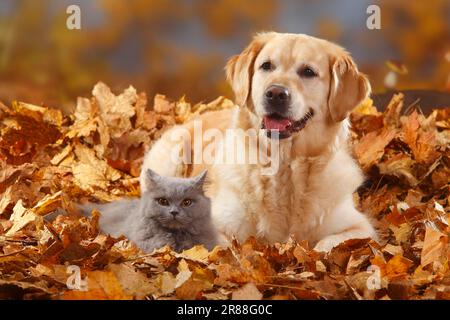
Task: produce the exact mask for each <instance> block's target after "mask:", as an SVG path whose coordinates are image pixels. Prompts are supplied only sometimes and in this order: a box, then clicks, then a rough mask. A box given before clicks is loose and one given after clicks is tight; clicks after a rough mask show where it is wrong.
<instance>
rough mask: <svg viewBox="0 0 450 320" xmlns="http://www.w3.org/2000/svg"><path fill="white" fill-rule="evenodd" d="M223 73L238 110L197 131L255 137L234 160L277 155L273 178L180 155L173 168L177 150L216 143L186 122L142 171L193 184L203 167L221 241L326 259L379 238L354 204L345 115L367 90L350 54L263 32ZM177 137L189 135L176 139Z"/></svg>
mask: <svg viewBox="0 0 450 320" xmlns="http://www.w3.org/2000/svg"><path fill="white" fill-rule="evenodd" d="M226 73H227V79H228V81H229V82H230V84H231V86H232V88H233V91H234V93H235V98H236V104H237V105H238V106H239V108H234V109H228V110H222V111H218V112H210V113H206V114H204V115H202V116H200V118H199V119H197V120H198V121H201V125H202V130H210V129H214V130H216V131H215V133H217V131H218V132H219V133H223V132H225V131H226V130H227V129H230V130H237V129H240V130H255V131H257V136H256V139H257V143H256V144H251V143H249V142H248V141H247V140H245V141H244V142H243V143H241V144H239V145H238V146H237V153H238V154H239V153H244V152H246V151H249V150H250V151H255V150H253V149H255V148H261V146H264V147H265V148H266V150H268V154H269V156H270V155H271V154H275V152H276V154H277V157H278V160H277V161H278V163H277V167H276V171H275V172H274V173H272V174H262V171H261V170H262V169H264V168H266V167H267V163H223V162H214V163H207V164H204V163H196V164H194V165H193V164H192V162H191V163H188V162H186V161H181V160H185V157H186V154H183V155H182V153H181V152H178V151H177V152H176V153H175V154H176V155H179V158H180V159H178V160H180V161H173V159H172V158H171V157H170V156H169V155H170V154H171V153H173V150H174V149H176V150H180V149H182V147H183V146H186V145H188V146H194V145H195V144H197V147H198V148H192V149H189V150H193V151H192V154H190V155H188V156H189V157H190V156H192V155H193V154H195V153H199V152H203V151H206V149H207V148H208V147H209V145H210V144H211V143H212V140H213V139H209V140H208V139H204V138H202V137H198V135H197V136H196V135H195V132H194V131H195V125H194V122H195V121H191V122H188V123H186V124H184V125H182V126H176V127H174V128H173V129H170V130H169V131H167V132H166V133H165V134H164V135H163V136H162V137H161V139H160V140H158V141H157V142H156V143H155V144H154V146H153V147H152V148H151V149H150V151H149V152H148V153H147V155H146V157H145V160H144V164H143V169H142V172H145V170H146V169H147V168H151V169H153V170H155V171H156V172H158V173H159V174H162V175H169V176H170V175H173V176H189V175H194V174H197V173H198V172H199V171H200V170H202V169H204V167H207V168H208V175H209V180H210V186H209V188H208V190H207V194H208V195H209V196H210V197H211V200H212V216H213V221H214V224H215V226H216V227H217V229H218V230H219V232H220V234H221V235H222V236H223V239H222V240H223V242H224V243H226V242H227V241H228V240H229V239H231V238H232V237H233V236H234V237H236V238H237V239H238V240H239V241H244V240H245V239H246V238H247V237H249V236H255V237H256V238H258V239H259V240H261V241H265V242H268V243H275V242H283V241H286V240H287V239H288V238H289V236H291V235H292V236H294V237H295V238H296V239H298V240H304V239H305V240H308V241H309V242H310V243H311V244H313V245H314V246H315V249H316V250H318V251H329V250H331V248H333V247H334V246H336V245H337V244H339V243H340V242H342V241H345V240H347V239H351V238H368V237H372V238H375V239H376V237H377V235H376V232H375V230H374V228H373V226H372V225H371V223H370V221H369V219H368V218H367V217H366V216H365V215H364V214H362V213H361V212H358V211H357V210H356V208H355V206H354V203H353V197H352V193H353V192H354V191H355V190H356V188H357V187H358V186H359V185H360V184H361V183H362V181H363V175H362V172H361V170H360V168H359V167H358V165H357V164H356V162H355V160H354V159H353V158H352V156H351V155H350V153H349V150H348V133H349V129H348V127H349V122H348V119H347V116H348V114H349V112H350V111H351V110H352V109H353V108H354V107H355V106H357V105H358V104H359V103H360V102H362V101H363V100H364V99H365V98H366V97H367V96H368V95H369V94H370V84H369V82H368V80H367V78H366V77H365V76H364V75H363V74H362V73H360V72H359V71H358V69H357V67H356V65H355V63H354V62H353V60H352V58H351V57H350V55H349V54H348V53H347V52H346V51H345V50H344V49H343V48H341V47H340V46H338V45H335V44H333V43H330V42H328V41H325V40H322V39H317V38H314V37H311V36H307V35H303V34H283V33H275V32H269V33H262V34H258V35H256V36H255V37H254V39H253V41H252V42H251V43H250V45H249V46H248V47H247V48H245V50H244V51H243V52H242V53H241V54H239V55H237V56H234V57H232V58H231V59H230V60H229V62H228V64H227V66H226ZM180 129H183V130H184V131H186V132H188V133H189V135H190V137H186V136H183V138H181V139H178V140H174V139H173V136H174V132H176V130H180ZM213 135H214V134H213ZM225 136H226V135H225ZM192 137H193V138H192ZM199 139H200V140H201V141H198V140H199ZM227 139H228V138H227V137H225V138H224V139H223V141H221V143H219V146H220V147H217V146H216V147H215V148H216V149H214V150H215V153H214V155H217V153H218V150H220V149H221V148H222V149H221V150H222V152H224V153H225V154H228V153H230V152H231V151H232V150H231V148H234V147H235V146H231V147H230V144H227V143H226V142H227V141H228V140H227ZM244 139H245V138H244ZM224 141H225V142H224ZM241 142H242V141H241ZM273 142H276V143H273ZM275 148H276V150H275ZM222 155H223V154H222ZM194 156H195V155H194ZM181 158H183V159H181ZM191 160H192V159H191ZM263 167H264V168H263Z"/></svg>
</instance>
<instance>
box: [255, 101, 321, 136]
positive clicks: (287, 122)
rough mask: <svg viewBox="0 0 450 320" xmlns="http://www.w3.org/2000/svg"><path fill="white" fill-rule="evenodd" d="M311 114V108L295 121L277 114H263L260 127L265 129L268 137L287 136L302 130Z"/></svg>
mask: <svg viewBox="0 0 450 320" xmlns="http://www.w3.org/2000/svg"><path fill="white" fill-rule="evenodd" d="M313 116H314V110H313V109H311V108H310V109H309V110H308V112H307V113H306V114H305V115H304V116H303V118H301V119H300V120H297V121H293V120H291V119H289V118H284V117H281V116H280V115H278V114H270V115H266V116H264V118H263V121H262V125H261V128H262V129H265V130H266V132H267V136H268V137H269V138H279V139H284V138H289V137H290V136H291V135H292V134H293V133H294V132H298V131H300V130H302V129H303V128H304V127H305V126H306V124H307V123H308V121H309V119H311V118H312V117H313ZM274 133H275V134H274Z"/></svg>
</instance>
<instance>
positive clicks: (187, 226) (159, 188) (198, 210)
mask: <svg viewBox="0 0 450 320" xmlns="http://www.w3.org/2000/svg"><path fill="white" fill-rule="evenodd" d="M205 174H206V172H205V173H203V174H201V175H199V176H197V177H195V178H190V179H182V178H167V177H161V176H159V175H157V174H156V173H154V172H152V171H151V170H147V171H146V178H145V179H144V182H145V191H144V192H143V193H142V195H141V197H140V198H139V199H123V200H119V201H114V202H111V203H107V204H100V205H96V204H92V203H90V204H85V205H83V206H81V209H82V212H83V213H84V214H86V215H87V214H89V213H90V212H91V211H92V210H93V209H97V210H99V211H100V212H101V216H100V229H101V230H102V231H103V232H105V233H109V234H111V235H112V236H115V237H118V236H120V235H125V236H126V237H127V238H129V239H130V240H132V241H133V242H134V243H136V245H137V246H138V247H140V248H141V249H142V250H144V251H147V252H151V251H153V249H157V248H160V247H163V246H165V245H170V246H171V247H172V248H173V249H174V250H176V251H182V250H185V249H189V248H191V247H193V246H194V245H198V244H203V245H204V246H205V247H206V248H208V249H212V248H213V247H214V246H215V245H216V242H217V240H216V232H215V229H214V227H213V226H212V223H211V217H210V211H211V208H210V207H211V204H210V200H209V198H207V197H206V196H205V195H204V194H203V183H204V179H205ZM162 198H163V199H166V200H167V202H168V205H167V206H162V205H160V204H159V203H158V199H162ZM187 198H188V199H190V200H191V201H192V205H191V206H189V207H186V208H184V207H182V206H180V202H182V201H183V200H184V199H187ZM171 211H172V212H173V211H176V212H178V214H177V215H176V216H173V215H172V214H171V213H170V212H171Z"/></svg>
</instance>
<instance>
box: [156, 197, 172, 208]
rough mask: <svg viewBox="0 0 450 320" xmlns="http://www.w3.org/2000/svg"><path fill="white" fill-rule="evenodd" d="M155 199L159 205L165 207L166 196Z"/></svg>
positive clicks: (167, 202)
mask: <svg viewBox="0 0 450 320" xmlns="http://www.w3.org/2000/svg"><path fill="white" fill-rule="evenodd" d="M156 201H157V202H158V204H159V205H160V206H164V207H167V206H168V205H169V201H168V200H167V199H166V198H158V199H156Z"/></svg>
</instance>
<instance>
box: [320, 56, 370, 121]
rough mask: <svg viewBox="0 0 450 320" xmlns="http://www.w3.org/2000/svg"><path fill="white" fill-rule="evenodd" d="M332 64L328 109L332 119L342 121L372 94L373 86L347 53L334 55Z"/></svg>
mask: <svg viewBox="0 0 450 320" xmlns="http://www.w3.org/2000/svg"><path fill="white" fill-rule="evenodd" d="M330 66H331V71H330V72H331V79H330V93H329V96H328V111H329V114H330V118H331V120H332V121H334V122H340V121H342V120H344V119H345V118H346V117H347V115H348V114H349V112H350V111H352V110H353V108H355V107H356V106H357V105H358V104H360V103H361V102H362V101H363V100H364V99H366V98H367V97H368V96H369V95H370V91H371V88H370V83H369V80H368V79H367V77H366V76H365V75H364V74H362V73H360V72H359V71H358V68H357V67H356V65H355V63H354V62H353V60H352V58H351V57H350V55H348V54H347V53H344V54H342V55H341V56H340V57H334V58H333V59H332V60H331V63H330Z"/></svg>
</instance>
